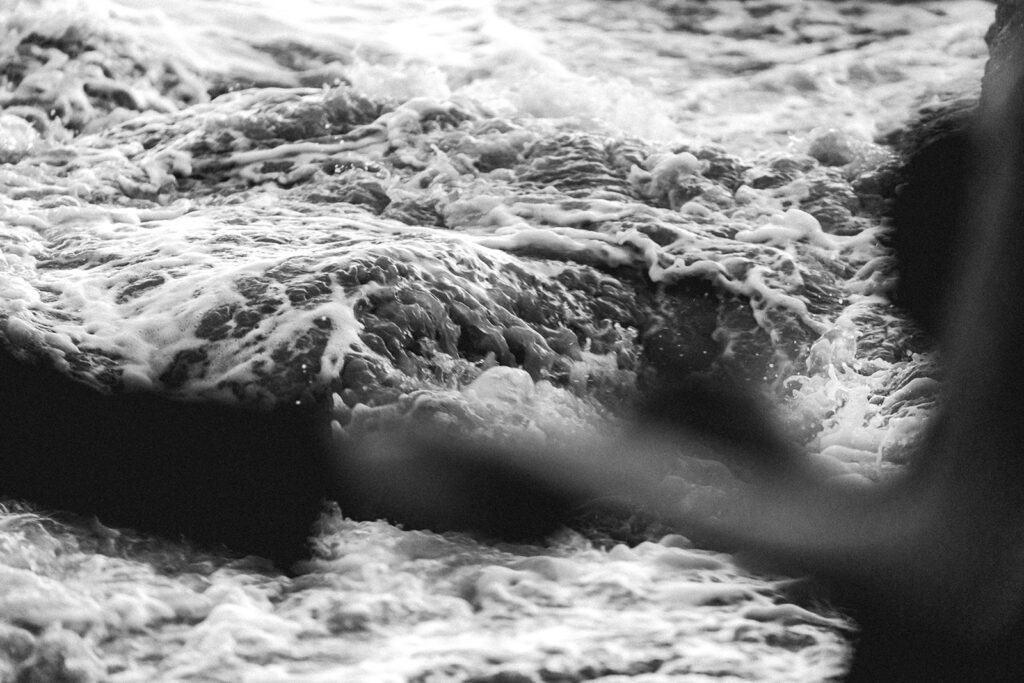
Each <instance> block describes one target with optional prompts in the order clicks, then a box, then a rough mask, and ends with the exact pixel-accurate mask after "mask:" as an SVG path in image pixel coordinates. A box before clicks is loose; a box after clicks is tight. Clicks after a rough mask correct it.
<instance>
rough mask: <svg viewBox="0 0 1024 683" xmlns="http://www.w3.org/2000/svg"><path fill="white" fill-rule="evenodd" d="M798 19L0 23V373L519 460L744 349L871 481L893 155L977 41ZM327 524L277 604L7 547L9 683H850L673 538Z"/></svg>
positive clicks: (941, 17)
mask: <svg viewBox="0 0 1024 683" xmlns="http://www.w3.org/2000/svg"><path fill="white" fill-rule="evenodd" d="M774 5H777V7H775V9H774V10H771V9H769V8H767V6H761V5H760V4H758V3H721V5H720V6H717V9H715V10H712V9H711V8H710V7H705V6H704V5H700V6H699V7H698V6H696V5H693V4H691V3H683V2H672V1H670V0H664V1H662V0H652V1H651V2H643V3H641V2H629V3H623V2H599V1H597V0H590V1H585V2H583V1H575V0H574V1H569V2H565V1H562V2H546V1H542V2H529V3H528V2H520V1H519V0H495V1H494V2H471V1H469V0H465V1H462V2H429V1H427V0H423V1H422V2H414V1H409V2H397V3H383V4H381V3H375V2H347V3H333V2H315V1H311V0H301V1H295V2H289V3H287V5H282V4H281V3H277V2H271V1H270V0H265V1H263V2H246V3H241V2H237V3H236V2H230V1H228V0H197V1H196V2H191V3H188V4H185V3H178V4H173V3H171V4H168V3H155V2H129V1H127V0H125V1H119V2H111V1H105V2H89V3H86V2H70V1H69V2H61V1H58V0H39V1H36V2H24V1H14V0H0V17H2V18H0V59H2V60H3V63H4V65H5V70H4V74H5V79H6V80H5V81H3V84H2V87H0V105H2V106H3V107H4V110H3V112H2V113H0V162H2V163H3V165H2V166H0V186H2V188H3V192H2V198H0V291H2V292H3V299H2V302H0V315H2V323H3V330H4V334H5V336H6V337H7V338H8V339H9V340H11V341H12V342H14V343H15V344H17V345H19V346H21V347H22V348H24V349H28V350H29V351H31V352H32V353H36V354H46V355H48V356H50V357H52V358H54V359H56V360H57V361H58V363H60V364H61V366H62V367H64V368H65V369H66V370H67V371H68V372H70V373H72V374H75V375H76V376H78V377H79V378H81V379H82V380H83V381H88V382H90V383H92V384H94V385H96V386H97V387H102V388H156V389H158V390H160V391H165V392H168V393H177V394H180V395H185V396H193V397H194V396H205V397H214V398H218V399H222V400H237V401H256V402H272V401H275V400H291V399H293V398H295V396H296V395H297V394H298V393H299V392H301V391H302V390H303V389H305V388H306V387H308V386H311V385H315V386H326V385H330V387H331V388H332V389H333V390H335V391H336V392H337V401H336V406H335V409H336V417H337V418H338V421H339V428H343V429H350V430H351V429H361V428H364V427H366V426H367V425H374V424H377V423H378V422H379V421H386V420H387V419H390V418H392V417H394V416H396V415H408V414H416V413H418V412H427V413H432V412H438V413H442V414H450V415H457V416H459V418H458V419H460V420H462V421H464V422H465V423H466V425H467V429H469V430H472V429H477V430H486V431H490V432H491V433H497V434H502V435H505V436H508V435H514V436H515V437H516V438H517V439H519V440H520V443H523V444H531V443H537V444H541V443H546V442H550V441H552V440H557V439H560V438H561V439H564V438H573V435H575V434H586V433H591V432H593V430H595V429H605V428H606V425H607V424H608V423H609V422H612V424H614V417H615V415H616V414H617V412H618V410H619V409H620V408H621V407H622V404H623V403H624V402H627V401H628V398H629V397H630V396H631V395H632V393H631V392H634V391H635V385H636V383H637V378H638V376H640V375H642V374H643V373H645V372H647V371H648V366H649V365H651V364H656V362H655V361H656V360H657V359H658V358H659V357H665V358H673V357H675V356H676V355H683V356H685V357H686V358H687V362H697V361H696V360H694V359H698V360H699V358H700V356H701V354H702V353H711V352H712V350H711V349H712V347H714V348H715V349H717V347H718V346H720V347H721V348H722V349H723V351H722V356H723V358H724V360H725V361H728V362H730V363H733V364H734V365H735V367H736V368H737V372H739V373H740V374H741V375H743V376H744V377H745V378H746V379H750V380H753V381H756V382H757V383H758V384H759V385H763V386H764V387H765V390H766V391H768V392H770V393H771V394H772V395H773V396H775V397H776V398H777V401H778V404H779V405H780V412H781V413H782V415H781V416H782V418H783V419H784V421H785V422H786V423H787V424H788V425H789V426H790V427H791V428H792V430H793V431H794V433H797V434H799V435H800V438H801V440H802V442H803V443H804V444H805V445H806V447H807V449H808V451H809V453H810V454H811V455H810V457H812V458H814V459H815V460H816V462H817V463H818V464H819V465H820V467H821V468H823V470H824V471H827V472H831V473H833V474H835V475H836V476H842V477H847V478H853V479H860V480H861V481H863V480H864V479H877V478H879V477H884V476H885V475H886V473H887V472H888V471H889V470H890V469H891V468H893V467H895V466H896V465H897V464H898V463H899V462H901V461H902V460H903V459H904V458H905V457H906V455H907V453H908V452H909V450H910V449H911V448H912V446H913V444H914V442H915V439H917V438H918V435H919V431H920V429H919V428H920V424H921V419H922V417H923V416H924V415H925V414H927V412H928V411H929V410H930V409H931V407H932V406H933V405H934V401H935V399H936V395H937V386H938V383H937V373H936V371H935V368H934V365H933V363H932V362H931V360H930V358H929V356H928V352H929V346H928V344H927V342H924V341H921V340H920V338H919V337H918V336H917V335H916V333H915V332H914V330H913V328H912V327H911V326H909V325H908V323H907V322H906V321H905V320H903V319H902V318H901V317H900V316H898V314H896V313H895V312H894V311H893V310H892V308H891V306H890V305H889V304H888V301H887V298H886V293H887V291H888V290H889V288H890V287H891V285H892V280H893V272H892V263H891V256H890V254H889V252H888V251H887V250H886V248H885V247H884V244H882V243H881V242H880V238H881V237H882V235H883V234H884V230H885V225H884V222H883V219H882V211H881V208H880V205H881V204H882V203H883V202H884V197H885V196H886V193H887V192H889V191H890V190H891V188H889V189H886V188H885V183H886V182H887V181H886V177H887V176H886V175H885V174H886V170H885V169H887V168H889V169H890V170H891V165H892V162H893V158H894V154H893V152H892V150H891V149H890V148H889V147H888V146H887V145H886V144H885V143H886V142H887V141H888V140H890V139H891V138H892V137H893V136H894V135H897V133H898V131H899V129H900V127H901V126H902V125H903V123H904V122H905V121H906V120H907V118H908V117H909V116H911V115H912V114H913V112H915V111H916V110H918V109H920V108H922V107H926V106H928V105H929V104H932V103H934V102H936V101H938V100H942V99H945V98H948V92H949V91H954V92H958V93H960V92H962V93H963V94H964V95H965V96H970V95H971V93H973V92H975V91H976V90H977V86H976V85H971V83H976V82H977V81H978V80H979V78H980V73H981V70H982V67H983V64H984V59H985V56H986V51H985V46H984V42H983V40H982V36H983V34H984V31H985V29H986V28H987V25H988V23H989V22H990V20H991V5H990V4H988V3H984V2H976V1H974V0H960V1H958V2H943V3H915V4H913V5H896V6H893V5H887V4H882V3H870V2H865V3H854V4H850V3H842V4H833V3H821V4H815V3H797V2H794V3H774ZM701 8H703V9H701ZM759 8H760V9H759ZM854 10H855V11H854ZM758 12H763V13H762V14H758ZM766 25H767V26H770V27H771V28H770V29H766V28H765V27H766ZM872 202H874V203H875V204H873V203H872ZM694 283H699V284H696V285H695V284H694ZM702 288H706V289H702ZM683 321H685V324H683ZM690 329H694V330H704V332H700V333H699V334H698V333H695V335H696V337H695V338H690V337H687V336H685V335H686V334H688V332H687V330H690ZM459 330H472V332H473V338H472V341H471V343H469V342H464V341H462V340H463V339H464V337H460V333H459ZM681 330H682V331H681ZM462 334H464V335H468V333H465V332H463V333H462ZM701 335H706V336H707V337H708V338H709V339H712V340H713V341H714V345H709V346H707V347H706V348H705V347H701V346H700V343H698V342H700V340H701V339H703V337H702V336H701ZM694 339H696V340H697V341H694ZM652 340H656V343H655V341H652ZM702 349H703V350H702ZM716 352H717V351H716ZM659 354H660V355H659ZM652 359H653V360H652ZM682 455H683V456H685V454H682ZM702 468H703V469H702ZM686 476H688V477H690V478H689V479H686V480H685V481H683V483H682V486H683V488H684V489H685V491H686V493H685V495H687V496H694V497H697V498H700V497H701V496H711V497H713V496H714V491H715V489H716V487H718V486H721V485H723V484H722V473H721V472H719V471H715V470H714V468H711V469H710V470H708V469H707V467H705V466H703V465H700V466H694V465H693V463H691V465H690V469H689V470H688V473H687V475H686ZM726 476H727V475H726ZM677 484H678V482H677ZM677 488H678V486H677ZM691 502H692V501H691ZM343 512H344V502H343V501H342V510H341V511H340V512H339V511H337V510H332V511H329V512H328V513H326V514H325V516H324V518H323V520H322V528H321V529H320V531H319V532H318V534H317V535H316V537H315V539H314V547H315V552H314V554H313V559H311V560H310V562H309V563H308V564H307V566H305V567H304V571H303V573H302V575H301V576H299V577H298V578H296V579H286V578H283V577H280V576H277V575H273V574H271V575H267V574H263V573H261V572H260V571H259V569H260V566H259V563H258V562H254V561H249V562H244V561H243V562H231V561H230V560H229V559H227V558H224V557H218V556H216V555H209V554H204V553H201V552H199V551H196V550H194V549H192V548H189V547H186V546H182V545H178V544H173V543H167V542H164V541H158V540H155V539H148V538H139V537H136V536H135V535H132V534H123V533H121V532H118V531H113V530H109V529H106V528H105V527H102V525H100V524H93V525H92V526H88V525H84V526H83V525H75V524H73V523H72V524H71V525H69V526H66V527H62V526H59V525H56V524H54V523H52V522H50V521H46V520H45V519H43V520H42V521H41V520H40V518H38V517H37V516H35V514H34V513H28V512H18V511H17V510H15V509H12V510H9V511H7V512H5V513H4V514H2V515H0V560H2V562H0V572H2V573H3V575H4V580H3V581H0V619H2V621H0V627H2V628H0V640H2V641H3V643H5V645H7V646H8V647H7V648H6V650H4V649H3V648H0V651H3V652H5V653H6V652H10V653H11V654H9V655H8V654H4V655H2V657H6V659H0V678H4V677H5V676H7V675H11V676H13V675H14V672H16V671H19V670H33V671H37V672H38V671H44V670H47V669H46V667H48V666H58V667H64V668H65V669H66V670H67V671H71V672H75V675H77V676H79V680H118V681H132V680H289V681H299V680H308V681H317V680H325V681H326V680H353V681H356V680H365V681H391V680H395V681H405V680H422V681H427V680H430V681H441V680H471V679H472V680H520V679H521V680H537V679H541V680H587V679H596V678H600V679H601V680H609V681H610V680H624V679H627V678H628V679H629V680H650V681H656V680H666V679H670V678H673V677H676V678H679V677H684V678H686V680H703V679H705V678H707V679H711V678H720V677H721V676H725V675H728V676H736V677H740V678H744V679H757V680H773V681H774V680H822V679H825V678H828V677H829V676H832V675H835V674H836V673H838V672H839V671H841V669H842V666H843V657H844V656H845V654H844V653H845V651H846V650H845V648H846V645H845V637H846V635H847V633H848V628H849V626H848V624H847V623H846V622H845V621H843V620H842V619H841V618H839V617H837V616H836V615H831V614H828V613H827V612H824V611H823V612H821V613H812V612H808V611H806V610H804V609H803V608H800V607H797V606H795V605H792V604H789V603H788V602H786V601H785V599H783V598H781V597H780V593H779V588H780V587H781V584H780V583H779V582H778V581H775V580H769V579H766V578H763V577H755V576H750V575H749V574H747V573H744V572H742V571H741V570H739V569H738V568H737V567H736V566H735V565H734V563H733V562H732V559H731V558H729V557H728V556H725V555H718V554H714V553H709V552H705V551H701V550H693V549H690V548H688V547H687V546H688V544H687V543H686V542H685V539H681V538H679V537H675V536H667V537H665V538H663V539H660V543H656V542H647V543H643V544H641V545H639V546H637V547H634V548H628V547H626V546H625V545H621V544H619V545H614V544H608V547H606V548H605V549H597V548H595V547H593V546H592V544H591V543H589V542H588V541H587V540H585V539H584V538H582V537H581V536H579V535H577V534H573V533H569V532H566V533H565V534H564V535H563V536H562V537H559V538H557V539H555V540H553V541H552V543H551V544H550V545H549V546H546V547H533V546H509V547H492V546H489V545H486V544H482V543H479V542H477V541H474V540H471V539H469V538H466V537H463V536H459V535H447V536H439V535H434V534H429V533H424V532H412V531H403V530H400V529H397V528H395V527H393V526H390V525H387V524H385V523H383V522H370V523H356V522H352V521H349V520H346V519H345V518H344V517H343ZM659 538H660V536H659V537H658V538H653V539H652V540H659ZM499 675H503V676H505V677H506V678H501V679H498V678H493V677H495V676H499ZM515 676H519V677H520V678H515Z"/></svg>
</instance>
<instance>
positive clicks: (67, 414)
mask: <svg viewBox="0 0 1024 683" xmlns="http://www.w3.org/2000/svg"><path fill="white" fill-rule="evenodd" d="M314 403H315V402H314ZM321 403H322V402H321ZM325 410H326V408H324V407H323V406H322V405H317V404H312V405H302V406H284V407H278V408H276V409H274V410H266V411H260V410H256V409H241V408H231V407H227V406H223V405H220V404H215V403H211V402H203V403H188V402H183V401H175V400H171V399H169V398H166V397H161V396H157V395H155V394H150V393H144V392H138V393H129V394H121V395H115V396H112V395H107V394H101V393H100V392H98V391H96V390H94V389H92V388H91V387H89V386H86V385H85V384H82V383H80V382H77V381H75V380H73V379H71V378H70V377H68V376H67V375H66V374H64V373H62V372H59V371H57V370H55V369H53V368H51V367H48V366H47V363H46V362H26V361H24V360H22V359H21V358H18V357H15V356H14V355H13V353H12V350H11V349H10V348H9V347H8V346H7V345H6V342H4V341H3V340H0V494H2V495H3V496H4V497H6V498H14V499H24V500H27V501H29V502H31V503H34V504H35V505H37V506H41V507H42V508H44V509H51V510H58V511H60V510H63V511H71V512H74V513H77V514H80V515H95V516H97V517H98V518H99V520H100V521H101V522H102V523H103V524H106V525H109V526H119V527H129V528H134V529H138V530H141V531H149V532H154V533H157V534H160V535H163V536H166V537H168V538H172V539H177V538H180V537H182V536H184V537H187V538H189V539H191V540H193V541H196V542H198V543H200V544H203V545H207V546H219V545H226V546H228V547H229V548H230V549H231V550H233V551H236V552H239V553H243V554H253V555H260V556H263V557H266V558H269V559H271V560H273V561H274V562H275V563H276V564H277V565H278V566H279V567H281V568H288V567H289V566H290V565H291V564H292V563H294V562H295V561H296V560H297V559H300V558H302V557H305V556H306V555H308V552H309V551H308V537H309V533H310V526H311V525H312V523H313V520H314V519H315V518H316V516H317V514H318V513H319V512H320V510H321V507H322V505H323V502H322V501H323V497H324V495H325V493H326V490H327V489H326V482H327V475H328V471H329V470H328V462H327V458H328V457H329V456H328V451H327V442H326V436H325V430H326V429H327V419H328V417H327V413H326V412H325Z"/></svg>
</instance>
